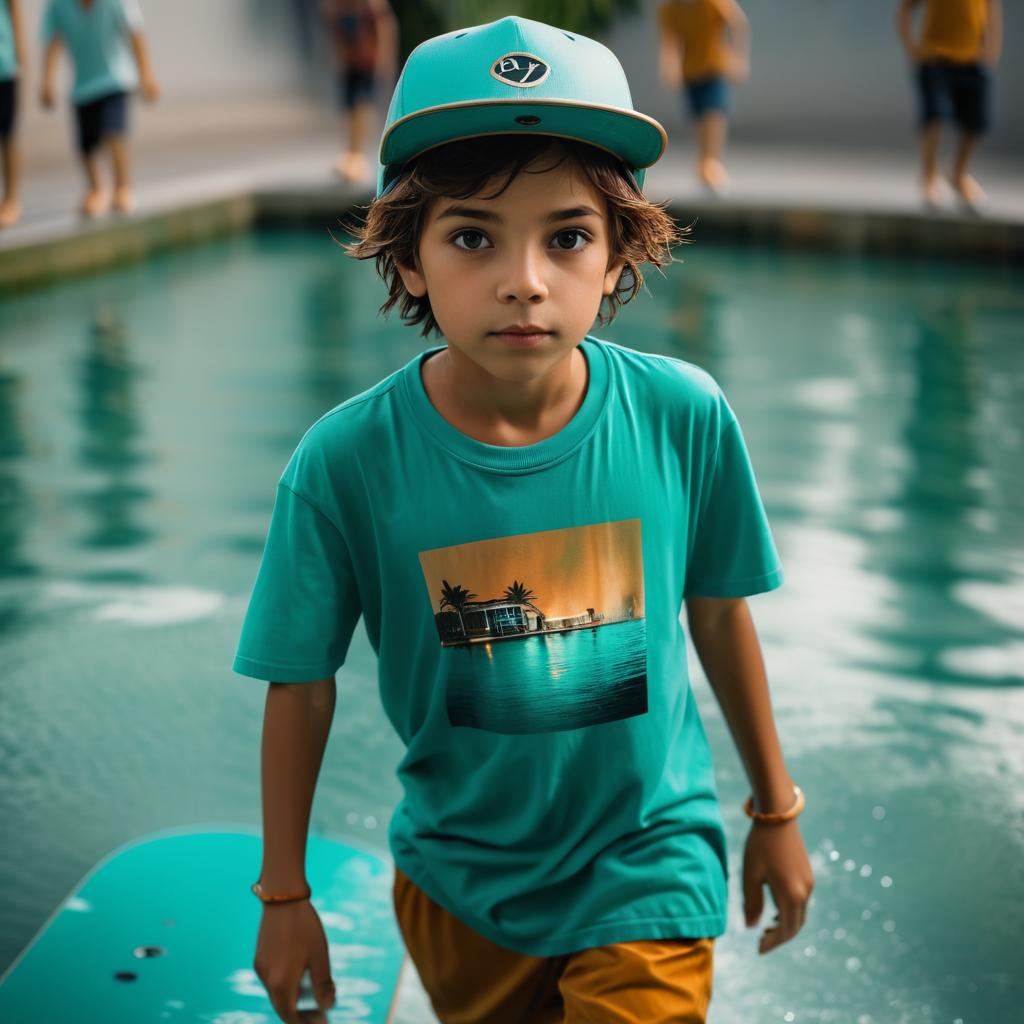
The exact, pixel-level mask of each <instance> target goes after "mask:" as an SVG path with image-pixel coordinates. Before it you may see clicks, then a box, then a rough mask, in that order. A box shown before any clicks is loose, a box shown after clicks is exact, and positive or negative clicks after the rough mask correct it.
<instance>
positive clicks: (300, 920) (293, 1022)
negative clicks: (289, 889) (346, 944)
mask: <svg viewBox="0 0 1024 1024" xmlns="http://www.w3.org/2000/svg"><path fill="white" fill-rule="evenodd" d="M307 967H308V968H309V973H310V977H311V978H312V982H313V991H314V993H315V995H316V1002H317V1006H318V1007H319V1008H320V1009H321V1010H328V1009H330V1008H331V1007H332V1006H333V1005H334V1000H335V988H334V982H333V981H332V980H331V962H330V957H329V954H328V950H327V936H326V935H325V934H324V928H323V924H322V923H321V921H320V917H319V915H318V914H317V912H316V911H315V910H314V909H313V906H312V904H310V903H309V901H308V900H302V901H301V902H296V903H281V904H278V905H276V906H275V905H274V904H272V903H268V904H264V907H263V919H262V921H261V922H260V932H259V938H258V939H257V941H256V957H255V960H254V962H253V969H254V970H255V971H256V975H257V976H258V977H259V979H260V981H262V982H263V985H264V987H265V988H266V990H267V995H268V996H269V997H270V1002H271V1003H272V1004H273V1007H274V1009H275V1010H276V1011H277V1015H278V1016H279V1017H280V1018H281V1020H283V1021H284V1022H285V1024H298V1022H299V1021H300V1019H302V1018H300V1014H299V1011H298V1008H297V1004H298V1000H299V984H300V982H301V981H302V976H303V975H304V974H305V973H306V968H307ZM304 1016H305V1015H303V1017H304Z"/></svg>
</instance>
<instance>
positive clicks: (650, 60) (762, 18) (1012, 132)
mask: <svg viewBox="0 0 1024 1024" xmlns="http://www.w3.org/2000/svg"><path fill="white" fill-rule="evenodd" d="M642 3H643V8H644V11H643V14H642V15H639V16H636V17H627V18H623V19H620V21H619V22H618V23H617V24H616V26H615V28H614V29H613V30H612V32H611V33H610V34H609V36H608V38H607V39H606V40H605V42H606V43H607V44H608V45H609V46H610V47H611V48H612V49H613V50H614V51H615V52H616V54H617V55H618V57H619V59H620V60H621V61H622V63H623V65H624V66H625V68H626V72H627V74H628V76H629V80H630V85H631V87H632V90H633V102H634V105H635V106H637V107H638V108H639V109H640V110H643V111H644V112H645V113H649V114H651V115H652V116H653V117H656V118H658V120H659V121H661V122H662V123H663V124H664V125H665V127H666V129H668V131H669V137H670V140H673V141H674V140H676V139H678V138H680V137H683V138H685V137H687V136H689V134H690V133H689V130H688V129H687V128H686V127H685V121H684V108H683V102H682V98H681V97H676V96H674V95H669V94H668V93H666V91H665V90H664V89H662V87H661V86H660V84H659V83H658V76H657V70H658V69H657V52H658V51H657V45H658V33H657V24H656V16H655V12H656V11H657V8H658V5H659V0H642ZM741 6H742V7H743V9H744V11H745V12H746V15H747V17H748V19H749V20H750V25H751V40H752V43H751V62H750V63H751V74H750V79H749V80H748V81H747V82H746V83H744V84H743V85H741V86H739V87H737V88H736V89H735V91H734V94H733V95H734V100H735V116H734V120H733V127H732V137H733V138H734V139H735V140H736V141H737V142H739V141H749V142H770V143H775V144H778V143H783V142H793V143H796V144H800V145H802V144H813V143H817V142H826V143H829V144H849V145H854V146H857V147H872V148H882V149H892V148H903V147H906V146H907V145H908V144H912V142H911V139H910V137H909V133H911V132H913V130H914V119H915V116H916V106H915V100H916V96H915V94H914V92H913V91H912V88H911V80H910V72H909V69H908V66H907V62H906V59H905V57H904V55H903V50H902V47H901V44H900V40H899V36H898V34H897V32H896V27H895V22H896V11H897V10H898V8H899V3H898V0H741ZM1003 22H1004V29H1003V56H1002V59H1001V60H1000V62H999V64H998V65H997V67H996V70H995V76H994V95H993V105H992V114H993V130H992V132H991V135H990V136H989V138H988V139H987V141H986V142H985V148H986V150H988V151H991V152H993V153H996V152H999V153H1001V154H1005V155H1008V156H1009V155H1014V156H1024V102H1022V101H1024V64H1022V60H1021V58H1022V56H1024V3H1022V2H1021V0H1003Z"/></svg>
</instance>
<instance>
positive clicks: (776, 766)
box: [687, 598, 793, 814]
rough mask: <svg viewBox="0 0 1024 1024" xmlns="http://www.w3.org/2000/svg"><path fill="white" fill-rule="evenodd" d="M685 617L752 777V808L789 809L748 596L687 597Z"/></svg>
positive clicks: (789, 790) (787, 782)
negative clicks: (709, 611) (705, 611)
mask: <svg viewBox="0 0 1024 1024" xmlns="http://www.w3.org/2000/svg"><path fill="white" fill-rule="evenodd" d="M702 600H704V601H707V602H708V607H709V608H716V609H717V610H716V612H715V614H703V613H701V612H699V611H697V610H695V606H697V605H699V604H700V603H701V601H702ZM687 621H688V623H689V627H690V635H691V636H692V637H693V643H694V647H695V649H696V651H697V654H698V656H699V658H700V662H701V665H702V666H703V667H704V672H705V674H706V675H707V677H708V683H709V684H710V686H711V689H712V691H713V693H714V694H715V699H716V700H717V701H718V703H719V705H720V706H721V708H722V713H723V715H724V716H725V720H726V722H727V724H728V726H729V731H730V732H731V733H732V738H733V742H734V743H735V744H736V749H737V750H738V751H739V754H740V758H741V759H742V761H743V765H744V767H745V769H746V772H747V778H748V779H749V780H750V787H751V791H752V793H753V797H754V810H756V811H761V812H765V813H769V814H774V813H777V812H780V811H785V810H788V808H789V807H790V806H791V805H792V803H793V780H792V779H791V778H790V776H789V772H788V771H787V770H786V766H785V763H784V761H783V757H782V749H781V747H780V745H779V738H778V735H777V734H776V731H775V721H774V718H773V716H772V707H771V697H770V694H769V691H768V680H767V678H766V676H765V669H764V660H763V658H762V656H761V645H760V644H759V643H758V639H757V633H756V631H755V629H754V623H753V620H752V619H751V617H750V610H749V608H748V607H747V602H746V601H745V600H743V599H742V598H737V599H735V600H729V601H721V600H719V599H700V598H696V599H693V600H692V601H690V602H688V603H687Z"/></svg>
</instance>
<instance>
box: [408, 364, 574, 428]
mask: <svg viewBox="0 0 1024 1024" xmlns="http://www.w3.org/2000/svg"><path fill="white" fill-rule="evenodd" d="M421 376H422V379H423V387H424V390H425V391H426V392H427V397H428V398H429V399H430V403H431V405H433V406H434V408H435V409H437V411H438V412H439V413H440V414H441V415H442V416H443V417H444V418H445V419H446V420H447V421H448V422H449V423H450V424H451V425H452V426H453V427H455V428H456V429H457V430H459V431H461V432H462V433H463V434H467V435H468V436H469V437H472V438H474V439H475V440H477V441H483V442H484V443H485V444H496V445H505V446H510V447H519V446H521V445H527V444H536V443H537V442H539V441H543V440H544V439H545V438H547V437H551V436H552V435H553V434H557V433H558V432H559V431H560V430H561V429H562V428H563V427H564V426H565V425H566V424H567V423H568V422H569V421H570V420H571V419H572V418H573V416H575V415H576V411H577V410H578V409H579V407H580V406H581V405H582V404H583V400H584V398H586V394H587V386H588V380H589V377H590V374H589V369H588V366H587V360H586V357H585V356H584V355H583V353H582V352H581V351H580V349H579V346H576V347H575V348H573V349H572V350H570V352H569V353H568V354H567V356H566V358H564V359H562V360H561V361H560V362H559V363H557V364H556V365H555V366H554V367H553V368H552V370H551V372H550V373H548V374H547V375H546V376H545V377H543V378H541V379H539V380H534V381H525V382H519V381H511V382H510V381H502V380H498V379H497V378H495V377H493V376H492V375H491V374H488V373H486V372H485V371H484V370H482V369H481V368H480V367H479V366H478V365H477V364H476V363H474V362H473V361H472V360H471V359H468V358H466V357H465V356H463V355H461V354H460V353H458V352H457V351H456V352H453V350H452V349H451V347H450V346H449V347H446V348H443V349H441V351H440V352H435V353H434V355H432V356H431V357H430V358H429V359H426V360H424V361H423V362H422V364H421Z"/></svg>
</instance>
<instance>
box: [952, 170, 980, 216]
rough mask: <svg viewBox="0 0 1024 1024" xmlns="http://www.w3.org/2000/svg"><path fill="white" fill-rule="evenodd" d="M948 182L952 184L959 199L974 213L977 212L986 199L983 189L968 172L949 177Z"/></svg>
mask: <svg viewBox="0 0 1024 1024" xmlns="http://www.w3.org/2000/svg"><path fill="white" fill-rule="evenodd" d="M949 183H950V184H951V185H952V186H953V190H954V191H955V192H956V194H957V196H958V198H959V199H960V201H961V202H962V203H963V204H964V205H965V206H966V207H967V208H968V209H969V210H971V211H973V212H974V213H977V212H978V211H979V210H980V209H981V208H982V207H983V206H984V205H985V203H986V202H987V201H988V196H987V195H985V190H984V189H983V188H982V187H981V186H980V185H979V184H978V183H977V181H975V180H974V178H973V177H971V175H969V174H961V175H960V177H959V178H956V177H954V178H951V179H950V182H949Z"/></svg>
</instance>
